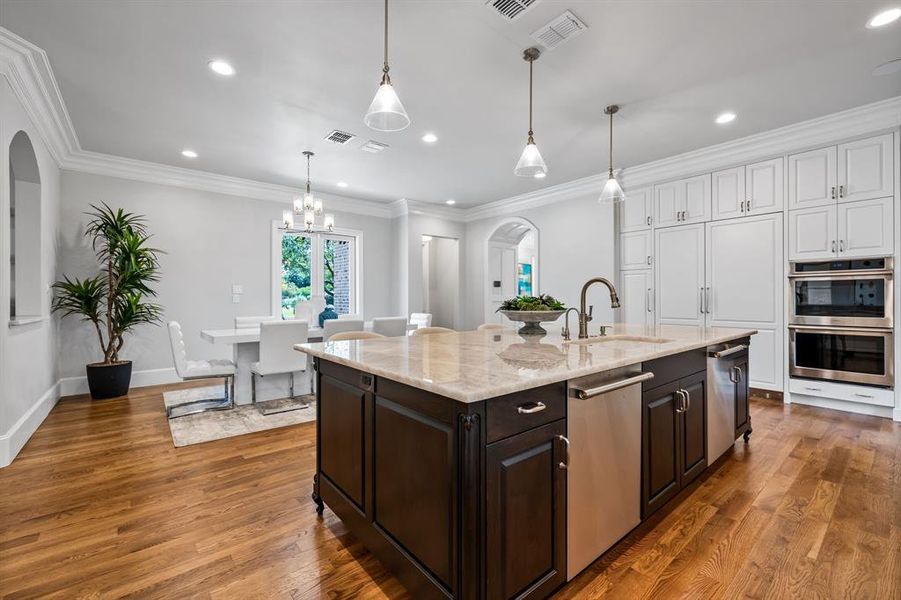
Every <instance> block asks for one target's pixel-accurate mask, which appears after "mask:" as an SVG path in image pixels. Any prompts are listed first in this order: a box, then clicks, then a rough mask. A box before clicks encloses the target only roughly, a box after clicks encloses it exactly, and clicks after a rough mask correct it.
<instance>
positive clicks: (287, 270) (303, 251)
mask: <svg viewBox="0 0 901 600" xmlns="http://www.w3.org/2000/svg"><path fill="white" fill-rule="evenodd" d="M310 247H311V244H310V238H308V237H305V236H300V235H285V236H283V237H282V318H283V319H293V318H294V305H295V304H297V302H298V300H307V301H309V300H310V291H311V284H312V277H313V270H312V268H311V267H312V261H311V260H310V256H311V253H310Z"/></svg>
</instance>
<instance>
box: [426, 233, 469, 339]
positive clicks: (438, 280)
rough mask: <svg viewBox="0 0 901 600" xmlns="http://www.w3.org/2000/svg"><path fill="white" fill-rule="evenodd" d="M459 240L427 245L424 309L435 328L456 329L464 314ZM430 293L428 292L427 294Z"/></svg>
mask: <svg viewBox="0 0 901 600" xmlns="http://www.w3.org/2000/svg"><path fill="white" fill-rule="evenodd" d="M459 246H460V242H459V240H455V239H450V238H440V237H432V240H431V241H430V242H426V243H424V244H423V256H422V262H423V264H422V271H423V280H424V284H425V285H423V288H424V294H425V295H426V297H425V298H424V306H426V307H427V312H430V313H432V325H433V326H435V327H450V328H453V327H454V326H455V325H456V324H457V322H458V318H457V317H458V315H459V314H460V254H459ZM426 290H427V291H426Z"/></svg>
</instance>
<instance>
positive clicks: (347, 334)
mask: <svg viewBox="0 0 901 600" xmlns="http://www.w3.org/2000/svg"><path fill="white" fill-rule="evenodd" d="M383 337H385V336H383V335H382V334H381V333H375V332H373V331H339V332H338V333H336V334H335V335H333V336H332V337H331V338H329V341H330V342H341V341H344V340H375V339H378V338H383Z"/></svg>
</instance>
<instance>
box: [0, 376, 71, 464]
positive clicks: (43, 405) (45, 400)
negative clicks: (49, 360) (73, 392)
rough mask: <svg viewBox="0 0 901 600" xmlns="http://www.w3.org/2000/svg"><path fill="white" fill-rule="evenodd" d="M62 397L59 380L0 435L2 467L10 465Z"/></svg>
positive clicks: (0, 461) (0, 462)
mask: <svg viewBox="0 0 901 600" xmlns="http://www.w3.org/2000/svg"><path fill="white" fill-rule="evenodd" d="M59 398H60V384H59V382H57V383H55V384H53V386H51V387H50V389H49V390H47V391H46V392H44V395H43V396H41V397H40V399H39V400H38V401H37V402H35V403H34V405H33V406H32V407H31V409H30V410H29V411H28V412H27V413H25V414H24V415H22V418H21V419H19V420H18V421H16V423H15V424H14V425H13V426H12V427H10V428H9V431H7V432H6V433H4V434H3V435H0V468H2V467H5V466H7V465H9V464H10V463H11V462H12V461H13V459H14V458H15V457H16V455H18V454H19V451H20V450H21V449H22V447H23V446H25V443H26V442H27V441H28V440H29V439H30V438H31V436H32V435H33V434H34V432H35V431H37V429H38V427H39V426H40V425H41V423H43V422H44V419H46V418H47V415H49V414H50V411H51V410H53V407H54V406H56V402H57V401H58V400H59Z"/></svg>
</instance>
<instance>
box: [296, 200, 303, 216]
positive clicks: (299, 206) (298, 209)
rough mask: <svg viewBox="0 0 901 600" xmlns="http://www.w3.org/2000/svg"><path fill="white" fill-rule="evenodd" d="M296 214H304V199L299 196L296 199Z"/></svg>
mask: <svg viewBox="0 0 901 600" xmlns="http://www.w3.org/2000/svg"><path fill="white" fill-rule="evenodd" d="M294 212H295V213H297V214H300V213H302V212H303V197H302V196H297V197H295V198H294Z"/></svg>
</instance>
